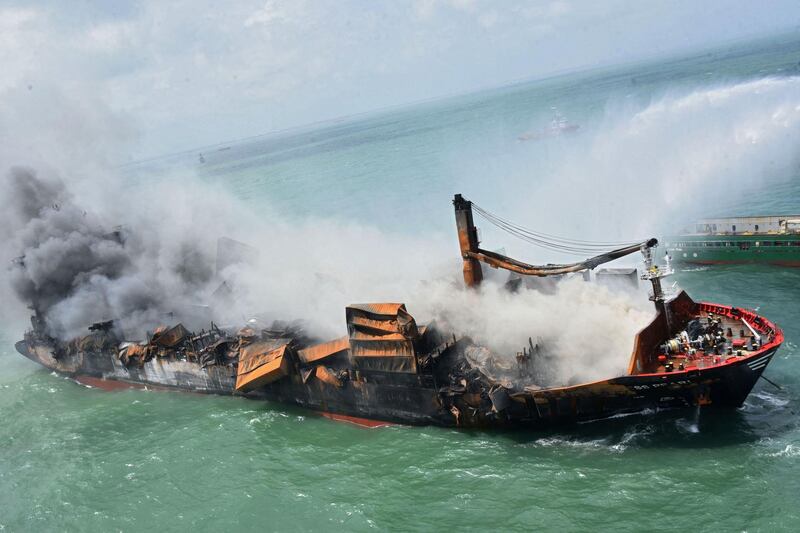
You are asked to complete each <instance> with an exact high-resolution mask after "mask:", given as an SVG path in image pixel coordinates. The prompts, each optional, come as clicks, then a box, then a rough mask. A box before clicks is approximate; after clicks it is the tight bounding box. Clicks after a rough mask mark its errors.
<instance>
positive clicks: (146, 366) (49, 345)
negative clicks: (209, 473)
mask: <svg viewBox="0 0 800 533" xmlns="http://www.w3.org/2000/svg"><path fill="white" fill-rule="evenodd" d="M453 204H454V206H455V217H456V225H457V229H458V238H459V244H460V248H461V254H462V257H463V266H464V281H465V283H466V285H468V286H469V287H476V286H478V285H479V284H480V283H481V281H482V279H483V272H482V267H481V263H485V264H487V265H489V266H491V267H494V268H499V269H505V270H509V271H511V272H514V273H516V274H517V275H519V276H536V277H538V278H542V277H546V276H560V275H564V274H568V273H573V272H582V271H583V272H586V271H589V270H591V269H594V268H595V267H597V266H598V265H601V264H603V263H606V262H608V261H612V260H614V259H617V258H619V257H623V256H626V255H628V254H631V253H634V252H641V253H642V254H643V255H644V261H645V268H644V271H643V274H642V275H641V279H643V280H646V281H649V282H650V283H652V286H653V292H652V296H651V300H652V301H653V302H654V304H655V307H656V313H655V318H653V320H652V322H651V323H650V324H649V325H648V326H646V327H645V328H644V329H642V330H641V331H640V332H639V333H638V335H637V336H636V337H635V339H633V343H632V346H633V351H632V354H631V356H630V363H629V365H628V369H627V372H626V373H625V374H624V375H620V376H613V377H610V378H609V379H604V380H601V381H595V382H591V383H581V384H576V385H569V386H562V384H558V386H553V384H551V383H547V381H548V380H547V378H546V376H547V368H546V366H547V356H546V354H544V353H543V349H542V347H541V346H538V345H534V343H533V341H532V340H529V345H528V346H526V347H521V351H519V352H517V353H516V354H511V357H509V356H508V355H509V354H493V353H491V352H490V351H489V350H488V349H486V348H484V347H480V346H477V345H476V344H475V343H474V342H473V341H472V340H470V339H469V338H467V337H462V338H458V337H456V336H455V335H453V334H452V333H449V332H444V331H440V330H439V329H437V327H436V326H435V324H430V325H419V324H417V323H416V321H415V320H414V318H413V317H412V316H411V315H410V314H409V312H408V311H407V309H406V307H405V305H403V304H401V303H370V304H355V305H350V306H348V307H347V308H346V310H345V317H346V321H347V335H346V336H344V337H341V338H338V339H334V340H331V341H328V342H322V343H315V342H313V340H312V339H310V338H308V337H307V336H306V334H305V333H304V332H303V331H302V329H301V328H300V327H299V326H298V325H297V324H280V323H274V324H273V326H272V327H270V328H268V329H261V330H260V331H257V330H255V329H254V328H253V327H244V328H241V329H235V328H234V329H228V328H220V327H217V326H216V325H213V324H212V327H211V329H209V330H207V331H206V330H203V331H200V332H199V333H198V332H190V331H188V330H187V329H186V328H185V327H184V326H182V325H181V324H178V325H175V326H173V327H171V328H166V327H161V328H159V329H157V330H156V331H155V332H154V333H153V334H152V335H151V336H150V338H149V339H147V341H146V342H142V343H134V342H124V341H123V340H122V339H120V338H118V336H117V335H118V334H117V332H116V329H115V328H114V326H113V322H111V321H109V322H102V323H97V324H94V325H92V326H91V327H90V328H89V330H90V332H89V334H88V335H87V336H85V337H82V338H78V339H74V340H72V341H69V342H63V341H59V340H56V339H53V338H51V337H49V336H48V334H47V333H46V330H45V328H44V326H43V324H42V323H41V320H38V319H37V317H34V318H33V319H32V322H33V329H32V330H30V331H28V332H27V333H26V335H25V338H24V340H22V341H20V342H18V343H17V345H16V347H17V350H18V351H19V352H20V353H21V354H23V355H25V356H26V357H28V358H30V359H32V360H34V361H36V362H38V363H41V364H42V365H44V366H46V367H48V368H50V369H53V370H55V371H56V372H59V373H61V374H65V375H68V376H71V377H73V378H75V379H76V380H79V381H81V382H83V383H87V384H91V385H94V386H100V387H104V388H113V387H119V386H123V387H129V386H132V385H138V386H147V387H149V388H167V389H183V390H190V391H194V392H204V393H213V394H233V395H244V396H246V397H248V398H255V399H266V400H273V401H278V402H284V403H288V404H295V405H299V406H302V407H306V408H309V409H313V410H315V411H319V412H321V413H323V414H324V415H326V416H328V417H331V418H335V419H342V420H348V421H352V422H356V423H361V424H364V425H380V424H385V423H387V422H390V423H391V422H394V423H404V424H434V425H442V426H460V427H534V428H538V427H546V426H551V425H555V424H563V423H568V422H574V421H583V420H593V419H601V418H605V417H609V416H612V415H615V414H619V413H626V412H636V411H640V410H643V409H647V408H650V409H652V408H674V407H689V406H699V405H707V404H713V405H719V406H727V407H737V406H739V405H741V404H742V403H743V402H744V400H745V398H746V397H747V395H748V394H749V393H750V390H751V389H752V387H753V386H754V384H755V382H756V380H757V379H758V378H759V377H760V376H761V374H762V373H763V372H764V369H765V368H766V366H767V365H768V364H769V362H770V360H771V358H772V357H773V355H774V354H775V352H776V350H777V349H778V347H779V346H780V345H781V343H782V342H783V334H782V332H781V330H780V329H779V328H777V327H776V326H775V325H774V324H772V323H771V322H770V321H768V320H766V319H765V318H763V317H761V316H758V315H757V314H756V313H755V312H753V311H750V310H747V309H742V308H736V307H730V306H725V305H717V304H711V303H698V302H694V301H693V300H692V299H691V298H689V296H688V295H687V294H686V293H685V292H680V293H679V294H678V295H677V296H675V297H674V298H667V297H666V296H665V295H664V293H663V291H662V289H661V282H660V280H661V278H662V277H663V276H665V275H667V274H669V273H670V272H669V267H668V266H667V268H660V267H658V266H657V265H656V264H655V263H654V261H653V248H654V247H655V246H656V245H657V242H656V241H655V239H652V240H649V241H647V242H643V243H638V244H633V245H629V246H624V247H621V248H617V249H615V250H613V251H611V252H608V253H603V254H600V255H596V256H594V257H592V258H591V259H588V260H586V261H583V262H580V263H575V264H569V265H544V266H535V265H529V264H526V263H523V262H521V261H517V260H515V259H512V258H509V257H506V256H504V255H501V254H499V253H496V252H490V251H487V250H484V249H482V248H480V247H479V242H478V234H477V229H476V227H475V224H474V221H473V209H474V210H475V212H477V213H478V214H479V215H480V216H482V217H483V218H484V219H485V220H486V221H487V222H490V223H492V224H495V225H496V226H498V227H499V228H501V229H504V230H506V231H508V232H510V233H513V234H515V235H516V236H518V237H521V238H524V239H526V240H528V241H529V242H532V243H534V244H547V245H550V246H554V247H556V248H557V249H562V250H568V251H573V252H577V251H588V250H589V249H594V248H592V246H596V245H590V244H589V243H586V242H584V241H574V240H563V239H562V240H555V239H554V238H551V237H550V236H547V235H543V234H540V233H536V232H532V231H529V230H525V229H524V228H521V227H520V226H517V225H514V224H512V223H510V222H508V221H506V220H503V219H502V218H500V217H498V216H496V215H493V214H492V213H490V212H488V211H486V210H483V209H481V208H480V207H478V206H477V205H473V204H472V203H471V202H469V201H468V200H466V199H464V198H463V197H462V196H461V195H456V196H455V198H454V201H453ZM609 326H610V327H613V324H610V325H609ZM503 355H505V357H503ZM600 356H601V357H602V354H601V355H600ZM514 363H516V364H514Z"/></svg>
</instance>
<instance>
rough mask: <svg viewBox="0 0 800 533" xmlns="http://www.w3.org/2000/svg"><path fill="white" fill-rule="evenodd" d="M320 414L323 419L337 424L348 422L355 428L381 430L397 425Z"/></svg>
mask: <svg viewBox="0 0 800 533" xmlns="http://www.w3.org/2000/svg"><path fill="white" fill-rule="evenodd" d="M320 414H321V415H322V416H324V417H325V418H330V419H331V420H336V421H338V422H349V423H350V424H355V425H356V426H361V427H365V428H382V427H389V426H396V425H397V424H392V423H391V422H384V421H383V420H370V419H369V418H360V417H357V416H347V415H340V414H336V413H326V412H325V411H322V412H321V413H320Z"/></svg>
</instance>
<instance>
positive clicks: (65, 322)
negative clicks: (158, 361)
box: [0, 78, 800, 381]
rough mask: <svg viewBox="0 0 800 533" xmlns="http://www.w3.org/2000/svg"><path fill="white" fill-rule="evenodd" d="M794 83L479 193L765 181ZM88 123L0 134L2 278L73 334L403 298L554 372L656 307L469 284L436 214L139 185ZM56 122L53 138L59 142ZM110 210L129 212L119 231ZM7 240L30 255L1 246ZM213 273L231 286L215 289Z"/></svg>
mask: <svg viewBox="0 0 800 533" xmlns="http://www.w3.org/2000/svg"><path fill="white" fill-rule="evenodd" d="M798 95H800V79H798V78H786V79H774V80H761V81H756V82H749V83H742V84H737V85H733V86H730V87H723V88H716V89H712V90H705V91H695V92H693V93H691V94H688V95H683V96H676V97H667V98H664V99H662V100H659V101H658V102H655V103H653V104H651V105H649V106H647V107H646V108H645V109H639V110H634V111H633V112H627V113H626V112H621V113H620V114H619V115H615V116H612V117H609V118H607V119H606V123H605V124H603V125H602V127H601V126H597V125H596V127H594V128H587V132H586V133H582V134H581V135H583V138H581V137H577V138H576V139H577V140H576V141H575V142H576V147H575V148H565V151H564V154H563V155H564V157H563V160H562V161H561V162H560V163H559V164H556V165H554V166H553V168H552V169H551V173H550V174H548V175H546V176H545V179H537V177H535V176H530V175H527V174H524V173H522V171H518V173H517V174H516V175H513V174H512V179H513V181H514V182H513V183H509V184H508V185H507V186H506V187H504V188H502V189H501V188H497V187H495V188H494V190H493V191H492V192H487V194H486V197H485V198H484V197H481V198H480V200H479V202H480V203H484V204H485V205H487V206H497V205H500V206H506V207H507V209H506V212H507V213H514V214H515V215H514V216H511V215H509V216H508V218H512V219H515V220H518V221H520V222H522V223H525V224H526V225H529V226H534V227H537V228H541V229H542V230H543V231H547V232H550V233H554V234H562V235H565V236H570V237H573V238H574V237H581V236H584V235H585V234H589V235H590V236H591V237H605V238H603V239H602V240H608V239H609V238H614V239H619V238H626V239H628V238H630V237H631V233H632V232H633V233H636V235H635V236H636V237H639V236H649V235H650V231H651V230H652V229H654V228H656V227H658V226H659V225H660V224H661V223H662V222H663V221H664V218H667V219H668V218H669V217H671V216H672V215H674V213H676V212H679V211H693V210H694V211H696V210H697V209H698V208H699V207H702V206H703V205H704V204H705V203H706V202H709V201H711V200H713V199H714V198H719V197H720V195H721V194H723V193H724V194H725V195H729V194H730V195H735V194H741V191H743V190H744V191H752V184H753V180H754V179H755V180H756V181H758V179H761V180H762V184H763V183H764V181H765V180H767V178H768V176H770V172H773V173H774V174H775V175H778V176H780V175H783V174H784V173H785V170H786V169H787V168H792V165H795V164H796V160H797V157H796V156H797V149H796V146H798V145H799V144H798V141H800V97H799V96H798ZM2 118H3V120H4V122H5V121H6V119H7V118H8V117H7V116H5V115H4V116H3V117H2ZM100 122H102V121H100ZM112 124H113V125H114V127H116V122H115V121H112ZM98 131H99V132H100V133H101V134H102V132H103V128H102V127H98V128H95V129H92V130H91V131H90V132H89V133H88V134H87V137H86V138H83V139H81V144H80V146H81V149H80V150H79V151H78V152H77V153H78V154H79V161H78V162H76V163H74V164H73V163H72V162H71V159H70V157H69V155H68V154H67V155H65V154H64V153H62V152H60V153H58V154H56V156H55V157H54V158H53V159H52V160H51V163H50V164H47V163H46V162H47V161H48V158H47V151H46V150H45V149H43V148H41V146H40V145H37V146H39V148H37V150H38V151H37V152H36V156H35V157H29V152H28V151H26V149H27V148H28V147H27V146H26V145H24V144H19V143H18V144H16V145H14V146H12V147H11V148H9V147H4V148H3V149H2V151H0V163H2V165H3V167H4V168H7V169H9V170H8V171H6V172H5V175H4V176H3V178H2V189H0V194H1V195H2V196H0V206H2V213H0V236H2V243H3V246H2V250H0V252H1V253H0V255H1V256H2V259H4V263H5V264H8V265H10V266H9V267H8V268H7V269H5V274H6V275H5V277H6V278H7V279H6V283H4V284H3V285H4V288H3V289H2V290H3V296H4V297H5V296H6V288H12V289H13V291H14V294H15V295H16V300H17V301H18V302H21V303H22V304H25V305H34V306H35V307H36V308H37V309H38V310H39V311H40V312H41V313H42V314H43V316H44V318H45V320H46V323H47V325H48V328H49V329H50V331H51V333H52V334H54V335H57V336H61V337H69V336H72V335H75V334H80V333H82V332H83V331H85V328H86V326H87V325H88V324H90V323H92V322H94V321H98V320H104V319H112V318H114V319H117V320H119V321H120V325H121V326H122V327H123V328H124V329H125V330H126V331H127V332H129V334H130V335H131V336H141V334H142V333H143V332H144V330H146V329H152V328H153V327H154V326H156V325H158V324H161V323H165V322H174V321H177V320H184V321H189V322H190V325H192V324H191V321H192V320H193V319H196V320H200V319H205V318H213V319H215V320H219V321H221V322H223V323H226V322H227V323H235V322H238V323H240V322H242V321H243V320H246V319H248V318H250V317H251V316H253V314H255V313H261V312H266V314H267V316H268V317H269V318H289V319H290V318H302V319H306V320H308V321H309V324H310V328H311V330H312V333H315V334H316V335H318V336H319V337H321V338H325V337H331V336H334V335H340V334H341V333H342V332H343V330H344V306H345V305H347V304H349V303H354V302H363V301H404V302H406V303H407V304H408V307H409V311H410V312H411V313H412V314H414V315H415V316H417V318H418V319H419V320H420V321H422V322H424V321H427V320H430V319H438V320H439V321H440V322H443V323H446V324H447V325H449V326H451V327H453V328H454V329H455V330H457V331H459V332H461V333H468V334H470V335H472V336H473V337H474V338H475V339H476V340H478V341H480V342H484V343H486V344H488V345H490V346H491V347H492V348H494V349H495V350H497V351H498V352H500V353H503V354H507V355H508V356H509V357H513V355H514V353H515V352H516V351H519V350H520V349H521V347H522V346H523V345H525V343H526V342H527V338H528V337H529V336H530V337H534V338H536V337H542V338H543V339H544V340H545V342H546V343H547V345H548V347H550V348H551V349H552V350H553V351H555V352H556V353H557V354H558V355H559V356H561V357H562V359H561V360H560V361H561V363H560V367H559V368H560V370H559V375H560V377H561V379H562V380H563V381H568V380H571V379H592V378H595V377H602V376H607V375H608V374H613V373H617V372H621V371H624V368H625V365H626V363H627V360H628V356H629V355H630V351H631V347H632V340H633V335H634V334H635V332H636V331H637V330H638V329H640V328H641V327H642V326H643V325H644V324H645V323H646V322H647V320H648V318H649V316H650V312H651V311H650V307H649V303H648V302H647V301H646V298H644V297H642V295H641V294H636V293H634V294H624V293H613V294H612V293H610V292H609V291H608V290H607V289H605V288H603V287H599V286H595V285H589V284H583V283H580V282H577V281H572V282H567V283H564V284H561V286H560V287H559V288H558V290H557V292H556V293H555V294H552V295H545V294H541V293H539V292H536V291H523V292H522V293H521V294H518V295H516V296H511V295H509V294H507V293H506V292H504V291H503V290H501V289H499V288H498V286H497V285H495V284H492V283H487V284H486V285H485V286H484V287H483V288H482V289H481V290H480V291H479V292H474V291H466V290H464V289H463V288H462V287H461V283H460V280H459V276H460V266H461V265H460V258H459V257H458V247H457V244H456V241H455V235H454V232H453V234H450V233H447V230H449V229H450V228H437V229H438V230H441V232H440V233H437V234H436V235H439V236H430V234H428V233H427V232H426V231H425V230H426V229H425V228H420V235H419V236H415V237H409V236H407V235H405V234H401V233H397V234H393V233H390V232H386V231H380V230H378V229H375V228H372V227H365V226H364V225H359V224H355V223H351V222H348V221H346V220H342V219H326V220H323V219H320V218H315V217H309V218H304V219H302V220H299V221H292V222H290V221H287V220H282V219H281V218H280V217H278V216H276V215H275V214H274V213H272V212H271V211H270V209H269V208H268V206H264V207H262V208H260V209H259V212H258V213H254V212H253V211H252V210H250V209H248V208H245V207H243V206H242V205H241V203H240V202H239V201H238V200H237V199H236V198H234V197H232V196H231V195H230V193H228V192H227V191H225V190H223V189H221V188H220V187H215V186H214V185H209V184H207V183H199V182H198V181H197V180H194V179H192V178H191V177H190V174H181V175H179V176H178V179H169V178H165V179H164V180H163V182H162V183H157V184H155V185H148V186H147V187H146V188H142V189H139V190H132V189H131V188H130V187H124V186H123V184H122V183H121V182H120V180H119V178H118V177H116V176H115V175H114V172H112V171H109V170H108V165H104V164H102V162H101V164H96V165H87V164H85V157H83V156H85V155H86V145H89V146H91V144H92V143H93V142H95V141H94V139H95V138H96V137H97V135H98ZM592 132H594V133H592ZM35 133H36V132H28V134H29V136H28V139H33V138H34V137H35ZM62 137H63V139H62V140H63V142H64V143H67V144H69V143H75V140H74V139H70V138H69V136H68V135H66V134H65V135H63V136H62ZM58 139H59V137H52V136H51V137H48V138H47V141H48V142H51V143H52V142H55V143H56V145H57V146H60V145H58V144H57V143H58V142H59V141H58ZM31 142H32V141H31ZM101 145H103V146H105V143H101ZM102 152H103V154H105V155H107V154H108V153H109V152H108V151H107V150H105V148H103V150H102ZM29 162H32V163H31V166H30V167H25V166H24V165H25V164H26V163H29ZM15 165H22V166H15ZM12 167H13V168H12ZM54 169H55V170H54ZM504 190H505V191H508V192H507V193H504V192H503V191H504ZM533 198H557V199H563V201H557V202H556V201H549V202H548V203H549V204H557V211H556V210H555V209H552V210H550V209H548V210H547V211H549V212H547V211H544V210H540V211H536V210H533V214H532V215H530V216H529V220H525V218H526V215H527V214H529V213H531V212H532V211H531V210H530V201H531V199H533ZM476 200H477V198H476ZM523 201H524V202H525V203H522V202H523ZM661 208H663V209H661ZM442 209H449V206H448V205H442ZM516 213H519V214H520V216H516ZM556 213H557V214H558V216H555V214H556ZM542 217H546V220H545V218H542ZM588 221H591V224H589V222H588ZM118 225H121V226H123V230H122V233H121V234H117V235H115V234H113V233H112V230H113V228H114V227H115V226H118ZM590 226H591V227H590ZM594 230H598V231H599V230H603V231H604V232H605V235H597V234H596V232H595V231H594ZM221 236H231V237H234V238H236V239H238V240H240V241H243V242H245V243H248V244H250V245H251V246H253V247H255V248H257V249H258V250H259V258H258V260H257V261H256V262H255V263H254V264H234V265H231V266H229V267H226V268H225V269H224V270H223V271H222V272H216V271H215V268H214V259H215V252H216V249H215V246H216V239H217V238H218V237H221ZM495 242H503V241H495ZM503 244H506V243H505V242H503ZM509 244H510V243H509ZM517 249H518V248H517ZM15 257H23V259H21V260H19V261H17V262H14V263H11V262H10V260H11V259H12V258H15ZM222 281H228V283H229V285H230V286H231V288H232V291H233V297H232V298H230V299H227V300H225V301H217V302H215V301H214V300H215V298H216V297H215V296H214V293H215V291H216V290H217V288H218V287H219V286H220V283H221V282H222ZM218 296H219V293H218V294H217V297H218ZM215 303H216V304H217V305H216V306H215V305H214V304H215ZM205 305H210V306H211V307H210V308H209V310H208V311H206V308H205V307H203V306H205ZM207 312H208V313H210V314H206V313H207ZM169 313H173V315H172V316H170V315H169ZM612 356H613V357H612Z"/></svg>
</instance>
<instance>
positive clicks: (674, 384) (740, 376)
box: [17, 341, 779, 429]
mask: <svg viewBox="0 0 800 533" xmlns="http://www.w3.org/2000/svg"><path fill="white" fill-rule="evenodd" d="M778 346H779V344H775V345H767V346H765V347H764V349H763V350H761V351H759V352H756V353H754V354H753V356H751V357H748V358H741V359H738V360H737V361H735V362H733V363H730V364H724V365H719V366H714V367H711V368H706V369H693V370H688V371H676V372H671V373H668V374H664V373H660V374H643V375H627V376H621V377H617V378H613V379H609V380H603V381H598V382H594V383H587V384H581V385H577V386H573V387H562V388H553V389H542V390H535V391H526V392H525V393H519V394H515V395H512V397H511V398H510V400H509V403H508V405H507V406H506V407H504V408H503V409H502V410H501V411H500V412H484V411H482V410H477V409H473V408H470V407H469V405H470V401H469V398H467V396H468V394H463V395H461V396H458V395H457V397H456V398H452V397H451V398H449V399H448V398H444V397H443V395H442V389H441V388H437V386H436V380H435V377H434V376H432V375H407V376H403V377H402V378H398V376H396V375H394V376H388V375H387V376H383V377H381V376H378V375H376V376H373V379H371V380H370V381H369V382H345V383H343V384H341V385H340V386H334V385H331V384H329V383H325V382H323V381H320V380H314V381H312V382H309V383H303V381H302V378H301V377H300V376H297V375H293V376H290V377H288V378H286V379H283V380H280V381H278V382H275V383H273V384H271V385H269V386H267V387H262V388H260V389H258V390H255V391H252V392H249V393H246V394H243V393H240V392H237V391H236V389H235V381H236V378H235V369H233V368H232V367H218V366H212V367H207V368H200V366H199V365H197V364H195V363H191V362H187V361H176V360H169V359H162V358H154V359H152V360H150V361H148V362H146V363H144V364H143V365H142V366H141V367H138V366H137V367H132V368H128V367H126V366H125V365H123V364H122V363H121V362H120V361H119V360H118V359H117V357H115V355H114V354H112V353H96V354H92V355H91V356H86V354H77V355H75V356H71V357H63V358H59V359H55V358H54V357H53V348H52V347H51V346H48V345H47V344H46V343H41V344H37V343H35V342H32V343H30V344H29V343H28V342H26V341H21V342H19V343H17V350H18V351H19V352H20V353H21V354H23V355H25V356H26V357H28V358H29V359H31V360H33V361H35V362H37V363H39V364H41V365H43V366H45V367H47V368H49V369H51V370H53V371H55V372H58V373H60V374H63V375H66V376H69V377H71V378H73V379H75V380H76V381H79V382H82V383H84V384H88V385H91V386H95V387H99V388H103V389H119V388H127V387H136V388H148V389H156V390H181V391H189V392H194V393H205V394H218V395H235V396H245V397H247V398H252V399H257V400H270V401H275V402H280V403H285V404H291V405H296V406H299V407H303V408H306V409H310V410H313V411H315V412H318V413H320V414H323V415H325V416H329V417H331V418H335V419H338V420H345V421H349V422H354V423H358V424H360V425H380V424H383V423H399V424H408V425H437V426H460V427H483V428H530V429H539V428H547V427H553V426H559V425H565V424H570V423H575V422H581V421H589V420H598V419H603V418H608V417H612V416H615V415H620V414H626V413H634V412H639V411H645V410H659V409H675V408H691V407H696V406H706V405H710V406H721V407H728V408H735V407H738V406H740V405H741V404H742V403H743V402H744V400H745V398H746V397H747V395H748V394H749V393H750V391H751V390H752V388H753V386H754V385H755V383H756V381H757V380H758V378H759V377H760V375H761V373H762V372H763V371H764V369H765V368H766V366H767V365H768V364H769V362H770V361H771V359H772V357H773V356H774V354H775V351H776V350H777V348H778ZM454 407H455V409H454Z"/></svg>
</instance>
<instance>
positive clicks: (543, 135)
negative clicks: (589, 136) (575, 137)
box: [517, 113, 580, 141]
mask: <svg viewBox="0 0 800 533" xmlns="http://www.w3.org/2000/svg"><path fill="white" fill-rule="evenodd" d="M579 129H580V125H579V124H575V123H574V122H570V121H568V120H567V119H565V118H564V117H563V116H562V115H560V114H558V113H556V116H555V117H553V120H551V121H550V125H549V126H547V127H546V128H542V129H540V130H536V131H526V132H525V133H523V134H521V135H520V136H519V137H517V140H519V141H538V140H541V139H547V138H548V137H558V136H560V135H564V134H567V133H575V132H576V131H578V130H579Z"/></svg>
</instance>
